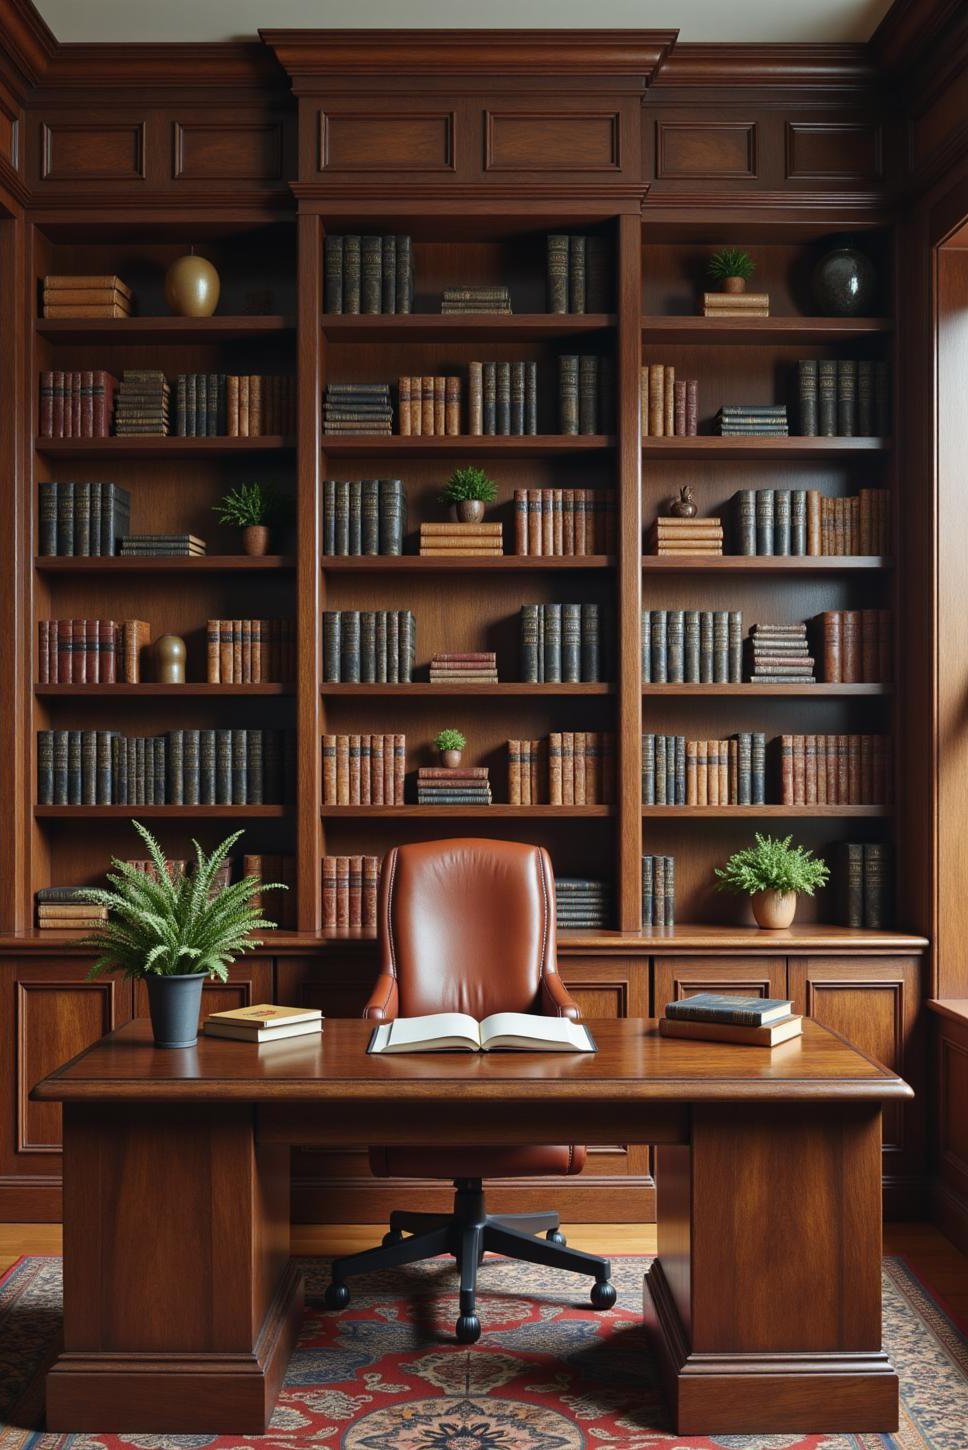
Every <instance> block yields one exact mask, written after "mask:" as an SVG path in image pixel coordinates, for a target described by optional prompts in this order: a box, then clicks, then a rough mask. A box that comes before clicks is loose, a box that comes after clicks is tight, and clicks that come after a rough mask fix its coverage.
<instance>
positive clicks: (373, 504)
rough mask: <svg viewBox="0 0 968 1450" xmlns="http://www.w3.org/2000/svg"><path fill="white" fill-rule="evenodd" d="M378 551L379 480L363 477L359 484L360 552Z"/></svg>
mask: <svg viewBox="0 0 968 1450" xmlns="http://www.w3.org/2000/svg"><path fill="white" fill-rule="evenodd" d="M379 552H380V482H379V480H378V479H376V478H364V479H363V481H362V483H361V485H360V553H361V554H379Z"/></svg>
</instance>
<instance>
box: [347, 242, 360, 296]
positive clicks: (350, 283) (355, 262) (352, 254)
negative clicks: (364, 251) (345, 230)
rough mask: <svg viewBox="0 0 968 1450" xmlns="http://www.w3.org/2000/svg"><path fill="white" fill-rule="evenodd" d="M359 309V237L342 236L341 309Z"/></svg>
mask: <svg viewBox="0 0 968 1450" xmlns="http://www.w3.org/2000/svg"><path fill="white" fill-rule="evenodd" d="M359 310H360V238H359V237H355V236H349V237H344V238H343V311H344V312H349V313H353V314H356V313H358V312H359Z"/></svg>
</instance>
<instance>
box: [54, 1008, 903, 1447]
mask: <svg viewBox="0 0 968 1450" xmlns="http://www.w3.org/2000/svg"><path fill="white" fill-rule="evenodd" d="M804 1026H805V1032H804V1035H803V1037H802V1038H801V1039H799V1040H797V1041H794V1042H789V1043H785V1044H784V1045H783V1046H781V1047H779V1048H776V1049H774V1050H773V1051H772V1052H769V1051H766V1050H761V1049H755V1048H749V1049H747V1048H743V1049H740V1048H730V1047H726V1046H720V1045H718V1044H715V1043H698V1042H685V1041H676V1040H672V1039H666V1038H661V1037H659V1036H658V1033H657V1030H656V1027H655V1024H654V1023H651V1022H643V1021H636V1020H627V1021H622V1022H614V1021H608V1022H604V1021H600V1022H593V1023H591V1027H592V1031H593V1032H594V1034H595V1037H596V1040H597V1042H598V1047H599V1051H598V1053H597V1054H596V1055H595V1056H582V1055H574V1056H573V1055H571V1054H568V1055H567V1056H565V1055H561V1056H551V1055H544V1056H541V1055H538V1054H523V1053H522V1054H493V1055H487V1054H482V1055H474V1056H466V1055H463V1054H457V1055H454V1054H447V1055H439V1054H438V1055H431V1054H426V1055H422V1056H412V1057H385V1058H372V1057H367V1056H366V1055H365V1052H364V1048H365V1046H366V1042H367V1040H368V1038H369V1034H370V1031H371V1028H370V1026H369V1025H368V1024H366V1023H364V1022H361V1021H336V1020H329V1021H327V1023H326V1030H325V1034H324V1035H323V1036H322V1037H321V1038H318V1039H317V1038H309V1037H305V1038H296V1039H294V1040H289V1041H283V1042H277V1043H271V1044H268V1045H266V1046H263V1047H254V1046H252V1045H251V1044H248V1043H241V1042H231V1041H219V1040H213V1039H210V1038H203V1039H201V1040H200V1041H199V1043H198V1046H197V1047H196V1048H187V1049H182V1050H168V1051H162V1050H159V1049H156V1048H153V1047H152V1046H151V1041H150V1031H149V1028H148V1024H147V1023H146V1022H143V1021H139V1022H133V1023H130V1024H129V1025H128V1026H126V1027H123V1028H121V1029H120V1030H119V1031H118V1032H114V1033H112V1034H111V1035H110V1036H108V1037H105V1038H103V1039H102V1040H101V1041H100V1042H98V1043H96V1044H95V1045H94V1046H93V1047H91V1048H89V1049H88V1051H86V1052H84V1053H82V1054H81V1055H80V1056H79V1057H76V1058H74V1059H73V1060H72V1061H71V1062H69V1063H68V1064H67V1065H66V1066H65V1067H62V1068H60V1069H59V1070H58V1071H57V1072H55V1073H53V1074H52V1075H51V1076H50V1077H48V1078H46V1079H45V1080H44V1081H43V1082H41V1083H39V1084H38V1086H37V1087H36V1088H35V1089H34V1096H35V1097H37V1098H40V1099H43V1100H47V1101H59V1102H63V1104H64V1351H63V1353H62V1354H61V1356H60V1358H59V1359H58V1360H57V1362H56V1363H55V1365H54V1367H53V1369H52V1370H51V1372H50V1374H49V1375H48V1377H47V1425H48V1429H50V1430H55V1431H70V1430H78V1431H80V1430H91V1431H105V1432H107V1431H143V1432H147V1431H168V1432H187V1433H199V1432H201V1433H204V1432H211V1433H215V1432H220V1433H238V1434H259V1433H261V1432H262V1430H263V1429H264V1428H265V1426H266V1424H267V1422H268V1419H269V1415H270V1413H271V1410H272V1406H273V1404H274V1402H275V1399H276V1395H277V1394H278V1390H279V1386H280V1383H281V1381H282V1376H283V1373H284V1370H285V1366H286V1361H287V1359H288V1356H289V1353H290V1350H291V1347H292V1344H293V1340H294V1337H295V1334H296V1330H297V1327H298V1322H299V1313H300V1307H301V1286H300V1282H299V1276H298V1274H297V1273H296V1272H295V1270H294V1268H293V1266H292V1264H291V1263H290V1261H289V1163H288V1156H289V1148H290V1145H292V1144H294V1143H300V1144H310V1143H312V1144H321V1145H327V1146H333V1145H342V1144H359V1143H368V1142H378V1143H406V1144H415V1143H431V1142H434V1143H441V1142H454V1141H458V1140H459V1141H463V1142H466V1141H468V1139H469V1138H470V1139H472V1140H474V1141H479V1142H505V1143H539V1142H548V1141H558V1142H560V1141H561V1140H562V1139H565V1140H568V1141H579V1142H589V1143H615V1142H632V1143H654V1144H658V1145H659V1147H658V1162H657V1170H656V1177H657V1180H658V1201H659V1256H658V1258H657V1259H656V1261H655V1262H654V1264H653V1265H652V1267H651V1268H650V1270H649V1273H648V1274H647V1276H646V1294H645V1312H646V1316H647V1318H648V1320H649V1323H650V1325H651V1327H652V1331H653V1333H654V1336H655V1341H656V1344H657V1346H658V1349H659V1353H660V1358H661V1363H662V1366H663V1370H664V1374H665V1377H666V1382H667V1387H668V1394H669V1398H670V1402H671V1405H672V1409H673V1415H674V1418H675V1422H676V1427H677V1432H678V1433H679V1434H710V1433H734V1434H735V1433H771V1432H784V1431H790V1430H800V1431H817V1432H820V1431H827V1432H834V1431H869V1432H873V1431H885V1430H892V1429H896V1427H897V1416H898V1390H897V1377H896V1376H895V1374H894V1371H893V1368H892V1366H891V1364H890V1362H889V1360H888V1358H887V1356H886V1355H885V1354H884V1352H883V1350H882V1348H881V1286H880V1260H881V1200H880V1193H881V1185H880V1172H881V1170H880V1139H881V1123H880V1118H881V1106H882V1104H883V1103H884V1101H885V1100H887V1099H889V1098H905V1097H910V1096H911V1095H912V1094H911V1089H910V1088H909V1087H908V1086H907V1084H906V1083H904V1082H903V1081H902V1080H901V1079H900V1078H898V1077H896V1076H895V1075H894V1074H893V1073H891V1072H888V1071H887V1069H886V1068H883V1067H881V1066H880V1065H879V1064H878V1063H876V1062H873V1061H872V1060H870V1059H869V1058H867V1057H865V1056H864V1055H863V1054H862V1053H860V1052H858V1051H857V1050H856V1049H855V1048H853V1047H852V1046H850V1044H849V1043H847V1042H845V1041H844V1039H843V1038H841V1037H839V1036H837V1035H836V1034H835V1033H833V1032H830V1031H828V1030H827V1029H826V1028H823V1027H820V1026H818V1025H817V1024H816V1023H813V1022H809V1021H808V1022H806V1023H805V1024H804ZM484 1335H485V1341H486V1336H487V1325H486V1323H485V1326H484Z"/></svg>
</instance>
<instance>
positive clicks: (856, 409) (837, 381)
mask: <svg viewBox="0 0 968 1450" xmlns="http://www.w3.org/2000/svg"><path fill="white" fill-rule="evenodd" d="M797 392H798V398H799V405H800V408H799V412H800V432H801V434H802V435H803V436H804V437H805V438H816V437H821V438H854V437H861V438H870V437H878V438H886V437H887V436H888V434H889V433H890V431H891V384H890V374H889V372H888V366H887V363H886V362H869V361H857V360H856V359H854V358H844V357H842V358H820V359H819V360H818V359H817V358H804V359H802V360H801V361H800V362H798V363H797Z"/></svg>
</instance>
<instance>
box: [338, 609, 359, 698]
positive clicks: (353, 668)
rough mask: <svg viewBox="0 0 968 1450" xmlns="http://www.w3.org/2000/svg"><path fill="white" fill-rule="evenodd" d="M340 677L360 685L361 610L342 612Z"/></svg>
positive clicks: (345, 610)
mask: <svg viewBox="0 0 968 1450" xmlns="http://www.w3.org/2000/svg"><path fill="white" fill-rule="evenodd" d="M340 679H342V680H345V681H347V682H349V683H351V684H355V685H358V684H359V683H360V681H361V679H362V674H361V672H360V611H359V610H358V609H344V610H342V611H341V612H340Z"/></svg>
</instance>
